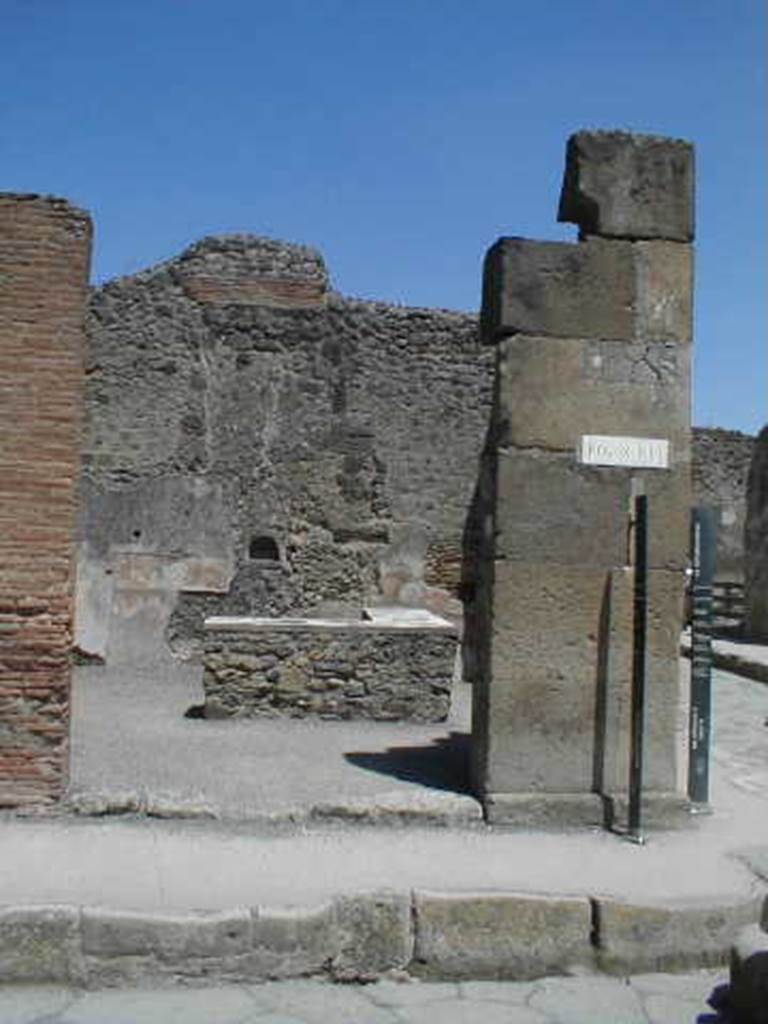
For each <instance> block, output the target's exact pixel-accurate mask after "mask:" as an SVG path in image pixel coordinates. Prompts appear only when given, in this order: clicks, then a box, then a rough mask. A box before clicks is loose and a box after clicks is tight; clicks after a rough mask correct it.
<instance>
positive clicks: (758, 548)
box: [744, 426, 768, 643]
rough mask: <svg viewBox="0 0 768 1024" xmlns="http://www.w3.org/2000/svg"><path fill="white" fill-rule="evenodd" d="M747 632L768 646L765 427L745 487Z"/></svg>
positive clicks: (767, 450) (767, 447) (767, 443)
mask: <svg viewBox="0 0 768 1024" xmlns="http://www.w3.org/2000/svg"><path fill="white" fill-rule="evenodd" d="M744 539H745V548H746V551H745V556H746V557H745V562H746V599H747V621H746V633H747V636H748V637H750V638H751V639H753V640H759V641H762V642H763V643H768V426H765V427H763V429H762V430H761V431H760V433H759V434H758V437H757V440H756V441H755V446H754V453H753V456H752V463H751V465H750V467H749V482H748V487H747V526H746V531H745V538H744Z"/></svg>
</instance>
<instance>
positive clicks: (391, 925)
mask: <svg viewBox="0 0 768 1024" xmlns="http://www.w3.org/2000/svg"><path fill="white" fill-rule="evenodd" d="M334 917H335V932H336V935H335V941H336V942H337V943H338V946H337V947H336V948H335V949H334V952H333V957H332V960H331V963H330V970H331V973H332V975H333V977H334V978H336V979H337V980H340V981H354V980H365V979H370V978H375V977H377V976H378V975H380V974H383V973H385V972H387V971H392V970H403V969H404V968H405V967H407V965H408V963H409V962H410V960H411V957H412V956H413V931H412V928H411V900H410V897H409V895H408V894H407V893H397V892H389V891H384V890H383V891H380V892H371V893H360V894H358V895H355V896H339V897H338V898H337V899H336V900H335V902H334Z"/></svg>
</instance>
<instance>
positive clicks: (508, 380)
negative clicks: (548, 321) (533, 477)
mask: <svg viewBox="0 0 768 1024" xmlns="http://www.w3.org/2000/svg"><path fill="white" fill-rule="evenodd" d="M497 368H498V369H497V372H498V399H497V401H498V406H497V422H498V428H497V433H496V436H497V439H498V443H499V444H501V445H508V444H509V445H517V446H519V447H522V448H530V447H539V448H547V449H554V450H559V451H569V452H575V451H576V450H577V447H578V444H579V440H580V438H581V436H582V435H583V434H608V435H621V436H630V437H638V436H639V437H664V438H666V439H667V440H669V441H670V443H671V464H672V466H675V465H677V464H678V463H679V462H681V461H683V462H687V461H688V459H689V447H690V414H689V405H688V394H689V390H690V352H689V350H688V348H687V346H680V345H675V344H673V343H670V342H653V343H649V344H644V343H643V344H640V343H637V344H627V343H624V342H612V341H595V340H590V339H585V338H546V337H541V336H536V337H534V336H530V335H516V336H514V337H511V338H505V339H504V340H503V341H501V342H500V343H499V345H498V363H497ZM553 381H557V387H553Z"/></svg>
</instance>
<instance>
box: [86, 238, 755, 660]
mask: <svg viewBox="0 0 768 1024" xmlns="http://www.w3.org/2000/svg"><path fill="white" fill-rule="evenodd" d="M86 369H87V389H86V439H85V449H84V456H83V484H82V490H81V507H82V513H81V526H80V538H81V539H80V552H79V582H78V614H77V622H78V635H77V642H78V645H79V646H80V647H81V648H83V649H84V650H85V651H87V652H88V653H91V654H96V655H99V656H101V657H104V658H106V659H107V660H108V661H110V662H112V663H119V662H131V663H133V664H141V663H142V662H147V661H149V662H153V661H155V660H157V659H158V658H164V657H168V656H169V651H172V652H173V654H175V655H177V656H181V657H194V656H197V655H199V653H200V651H201V650H202V638H203V629H202V623H203V620H204V619H205V617H206V616H210V615H246V616H248V615H251V616H253V615H256V616H263V615H269V616H279V615H291V614H327V613H335V614H346V613H348V612H350V611H352V610H354V609H357V608H359V607H361V606H363V605H365V604H368V603H372V602H375V601H377V600H381V599H383V600H384V601H387V602H403V603H406V604H413V605H420V606H425V607H428V608H430V609H432V610H433V611H436V612H437V613H439V614H442V615H447V616H448V617H450V618H452V619H453V620H454V621H456V622H460V621H461V619H462V616H463V615H465V614H466V615H468V616H469V618H470V619H471V618H472V616H473V615H475V616H476V613H477V607H476V604H475V599H474V594H475V591H476V582H477V581H476V573H477V568H476V566H477V558H476V550H477V542H478V534H479V529H480V525H481V517H480V514H479V508H478V504H477V490H478V476H479V464H480V453H481V450H482V447H483V444H484V440H485V435H486V432H487V429H488V423H489V418H490V403H491V394H492V387H493V385H492V375H493V368H492V353H491V351H490V350H489V349H487V348H484V347H481V346H480V344H479V340H478V324H477V317H476V316H475V315H473V314H470V313H458V312H449V311H445V310H430V309H415V308H407V307H398V306H391V305H386V304H384V303H378V302H368V301H361V300H357V299H351V298H346V297H344V296H341V295H339V294H338V293H337V292H335V291H333V289H332V287H331V285H330V281H329V276H328V272H327V269H326V267H325V264H324V262H323V259H322V256H321V255H320V254H319V253H318V252H317V251H316V250H314V249H311V248H309V247H307V246H302V245H294V244H288V243H283V242H277V241H274V240H270V239H264V238H257V237H253V236H226V237H221V238H208V239H205V240H203V241H201V242H199V243H197V244H196V245H193V246H192V247H190V248H189V249H187V250H186V251H185V252H183V253H182V254H181V255H180V256H178V257H177V258H175V259H172V260H170V261H169V262H168V263H165V264H163V265H160V266H157V267H153V268H150V269H149V270H147V271H145V272H142V273H140V274H137V275H134V276H132V277H127V278H122V279H118V280H115V281H111V282H109V283H107V284H105V285H103V286H101V287H99V288H96V289H94V290H93V293H92V296H91V301H90V306H89V316H88V356H87V366H86ZM642 370H643V366H642V365H641V366H640V367H639V370H638V372H640V371H642ZM566 397H567V396H566ZM750 445H751V439H749V438H748V437H747V436H746V435H739V434H736V433H734V432H729V431H719V430H698V431H696V432H695V435H694V452H693V476H694V490H695V496H696V500H697V501H700V502H707V503H714V504H716V505H718V506H719V507H720V508H721V510H722V514H721V520H722V524H723V526H722V533H721V542H720V548H721V558H720V565H721V575H724V577H725V578H729V577H731V576H733V578H738V575H737V571H738V569H739V566H740V560H741V551H742V547H741V545H742V541H741V530H742V528H743V522H744V514H745V503H744V491H745V473H746V469H745V459H746V458H747V453H748V451H749V449H750ZM260 538H261V539H264V538H266V539H268V540H270V541H272V542H273V543H274V547H275V551H276V554H275V556H274V557H272V558H264V557H253V555H252V547H253V542H254V540H258V539H260ZM468 670H469V671H470V672H471V671H472V669H471V666H468Z"/></svg>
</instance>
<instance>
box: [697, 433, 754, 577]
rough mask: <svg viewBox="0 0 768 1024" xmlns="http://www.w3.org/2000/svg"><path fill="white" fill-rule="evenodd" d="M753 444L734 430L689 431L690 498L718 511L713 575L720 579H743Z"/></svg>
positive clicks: (751, 440) (752, 438)
mask: <svg viewBox="0 0 768 1024" xmlns="http://www.w3.org/2000/svg"><path fill="white" fill-rule="evenodd" d="M754 447H755V439H754V437H753V436H752V435H751V434H742V433H741V432H740V431H738V430H721V429H719V428H713V429H706V428H703V427H694V428H693V431H692V436H691V474H692V481H693V500H694V504H696V505H712V506H714V507H715V508H716V509H717V510H718V512H719V524H718V527H719V528H718V536H717V576H718V577H719V578H720V579H723V580H735V581H740V580H743V579H744V571H745V565H744V528H745V525H746V518H747V478H748V475H749V466H750V463H751V461H752V452H753V450H754Z"/></svg>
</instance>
